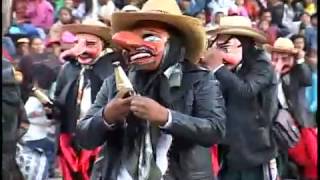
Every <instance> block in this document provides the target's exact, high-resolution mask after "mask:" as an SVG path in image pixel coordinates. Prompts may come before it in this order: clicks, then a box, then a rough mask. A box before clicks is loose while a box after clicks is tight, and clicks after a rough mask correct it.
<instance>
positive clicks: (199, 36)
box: [111, 0, 206, 63]
mask: <svg viewBox="0 0 320 180" xmlns="http://www.w3.org/2000/svg"><path fill="white" fill-rule="evenodd" d="M145 20H147V21H148V20H149V21H156V22H161V23H165V24H168V25H169V26H171V27H173V28H175V29H176V30H178V31H179V32H180V33H181V34H182V35H183V39H184V41H185V42H184V43H185V45H186V58H187V59H188V60H189V61H191V62H193V63H196V62H198V61H199V57H200V53H202V52H203V51H204V50H205V47H206V36H205V31H204V28H203V27H202V23H201V21H200V20H199V19H197V18H193V17H190V16H185V15H182V12H181V10H180V8H179V6H178V4H177V2H176V0H161V1H159V0H148V1H147V2H146V3H145V4H144V5H143V7H142V9H141V11H138V12H115V13H114V14H113V15H112V17H111V24H112V26H111V28H112V31H113V33H116V32H119V31H122V30H129V29H130V28H132V27H133V26H134V25H135V24H136V23H137V22H139V21H145Z"/></svg>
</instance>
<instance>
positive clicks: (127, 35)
mask: <svg viewBox="0 0 320 180" xmlns="http://www.w3.org/2000/svg"><path fill="white" fill-rule="evenodd" d="M112 42H113V43H114V44H116V45H118V46H120V47H121V48H124V49H131V48H136V47H139V46H141V44H143V39H142V38H141V37H140V36H138V35H137V34H135V33H133V32H130V31H120V32H118V33H115V34H114V35H113V36H112Z"/></svg>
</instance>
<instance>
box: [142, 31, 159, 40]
mask: <svg viewBox="0 0 320 180" xmlns="http://www.w3.org/2000/svg"><path fill="white" fill-rule="evenodd" d="M142 38H143V40H144V41H148V42H157V41H160V40H161V38H160V37H158V36H156V35H154V34H149V33H148V34H144V35H143V36H142Z"/></svg>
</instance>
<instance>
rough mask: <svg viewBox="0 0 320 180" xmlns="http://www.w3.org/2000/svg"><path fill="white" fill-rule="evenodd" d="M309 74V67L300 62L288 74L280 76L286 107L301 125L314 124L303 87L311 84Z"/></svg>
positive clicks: (311, 125) (310, 125) (309, 125)
mask: <svg viewBox="0 0 320 180" xmlns="http://www.w3.org/2000/svg"><path fill="white" fill-rule="evenodd" d="M311 74H312V72H311V68H310V67H309V66H308V65H307V64H305V63H302V64H297V65H295V66H294V67H293V69H292V70H291V71H290V73H289V74H288V75H285V76H283V77H282V78H281V80H282V88H283V92H284V95H285V97H286V100H287V104H288V109H289V111H290V113H291V114H292V116H293V117H294V119H295V120H296V121H297V122H298V124H299V125H300V126H301V127H315V126H316V123H315V120H314V118H313V115H312V113H311V112H309V111H308V107H307V106H308V105H307V101H306V96H305V88H306V87H307V86H311V85H312V76H311Z"/></svg>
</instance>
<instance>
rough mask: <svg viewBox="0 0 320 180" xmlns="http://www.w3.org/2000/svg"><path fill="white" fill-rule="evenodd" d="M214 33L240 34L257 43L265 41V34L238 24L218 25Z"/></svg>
mask: <svg viewBox="0 0 320 180" xmlns="http://www.w3.org/2000/svg"><path fill="white" fill-rule="evenodd" d="M216 34H228V35H240V36H246V37H251V38H253V39H254V40H255V41H256V42H258V43H266V42H267V38H266V36H265V34H264V33H263V32H261V31H258V30H256V29H254V28H249V27H248V28H247V27H240V26H220V27H219V28H217V30H216Z"/></svg>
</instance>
